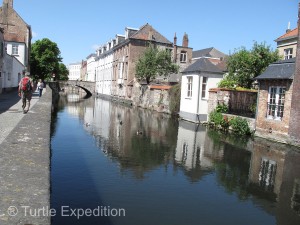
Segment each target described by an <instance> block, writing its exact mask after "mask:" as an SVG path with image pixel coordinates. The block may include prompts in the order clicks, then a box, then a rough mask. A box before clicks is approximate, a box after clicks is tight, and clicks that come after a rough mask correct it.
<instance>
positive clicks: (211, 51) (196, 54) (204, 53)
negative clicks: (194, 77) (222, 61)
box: [192, 47, 227, 59]
mask: <svg viewBox="0 0 300 225" xmlns="http://www.w3.org/2000/svg"><path fill="white" fill-rule="evenodd" d="M226 56H227V55H226V54H224V53H223V52H220V51H219V50H217V49H215V48H214V47H211V48H205V49H201V50H197V51H193V56H192V58H193V59H194V58H201V57H211V58H225V57H226Z"/></svg>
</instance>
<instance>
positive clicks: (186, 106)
mask: <svg viewBox="0 0 300 225" xmlns="http://www.w3.org/2000/svg"><path fill="white" fill-rule="evenodd" d="M188 77H193V83H192V96H191V97H188V96H187V93H188ZM203 77H207V82H206V95H205V98H202V84H203ZM222 78H223V75H221V74H212V73H199V74H197V73H191V74H184V75H183V76H182V82H181V99H180V117H182V118H183V119H185V120H189V121H193V122H199V121H202V120H206V119H207V111H208V95H209V92H208V90H209V89H210V88H214V87H217V85H218V83H219V82H220V81H221V79H222Z"/></svg>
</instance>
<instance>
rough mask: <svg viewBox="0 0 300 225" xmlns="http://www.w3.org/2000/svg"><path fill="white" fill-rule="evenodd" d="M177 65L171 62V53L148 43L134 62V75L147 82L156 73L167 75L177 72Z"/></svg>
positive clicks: (153, 77)
mask: <svg viewBox="0 0 300 225" xmlns="http://www.w3.org/2000/svg"><path fill="white" fill-rule="evenodd" d="M178 70H179V67H178V65H176V64H174V63H172V59H171V53H170V52H169V51H167V50H158V49H157V48H155V47H154V46H153V45H150V46H149V47H148V48H147V49H146V50H145V52H144V55H143V56H142V57H141V58H139V60H138V62H137V63H136V77H137V78H138V79H140V80H143V79H145V80H146V81H147V84H149V83H150V81H151V80H153V79H155V77H156V76H157V75H164V76H166V75H168V74H170V73H177V72H178Z"/></svg>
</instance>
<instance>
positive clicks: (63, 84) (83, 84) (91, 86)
mask: <svg viewBox="0 0 300 225" xmlns="http://www.w3.org/2000/svg"><path fill="white" fill-rule="evenodd" d="M49 86H50V88H51V89H52V90H53V91H54V92H56V93H58V92H60V91H61V90H63V89H68V88H69V87H79V88H81V89H83V90H84V91H85V92H86V93H87V94H88V95H93V94H94V93H95V82H89V81H76V80H68V81H58V82H49Z"/></svg>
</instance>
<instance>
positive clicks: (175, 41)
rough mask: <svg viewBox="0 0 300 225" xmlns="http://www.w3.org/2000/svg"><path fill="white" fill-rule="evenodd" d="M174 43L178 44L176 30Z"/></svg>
mask: <svg viewBox="0 0 300 225" xmlns="http://www.w3.org/2000/svg"><path fill="white" fill-rule="evenodd" d="M174 45H177V37H176V32H175V35H174Z"/></svg>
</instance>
